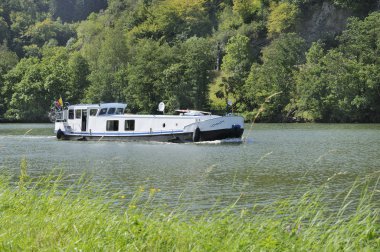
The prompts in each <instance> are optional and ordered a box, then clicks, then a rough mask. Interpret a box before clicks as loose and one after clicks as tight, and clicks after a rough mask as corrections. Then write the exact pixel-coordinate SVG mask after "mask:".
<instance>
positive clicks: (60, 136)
mask: <svg viewBox="0 0 380 252" xmlns="http://www.w3.org/2000/svg"><path fill="white" fill-rule="evenodd" d="M64 135H65V133H63V131H62V130H61V129H59V130H58V131H57V138H58V139H61V138H62V137H63V136H64Z"/></svg>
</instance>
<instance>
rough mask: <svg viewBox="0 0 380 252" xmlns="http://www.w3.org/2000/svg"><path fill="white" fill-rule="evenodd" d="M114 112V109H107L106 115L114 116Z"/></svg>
mask: <svg viewBox="0 0 380 252" xmlns="http://www.w3.org/2000/svg"><path fill="white" fill-rule="evenodd" d="M115 110H116V108H109V109H108V112H107V114H108V115H113V114H115Z"/></svg>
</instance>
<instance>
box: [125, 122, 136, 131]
mask: <svg viewBox="0 0 380 252" xmlns="http://www.w3.org/2000/svg"><path fill="white" fill-rule="evenodd" d="M124 129H125V131H134V130H135V120H125V126H124Z"/></svg>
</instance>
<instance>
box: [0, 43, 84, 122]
mask: <svg viewBox="0 0 380 252" xmlns="http://www.w3.org/2000/svg"><path fill="white" fill-rule="evenodd" d="M70 56H71V55H70V54H69V53H68V52H67V50H66V49H65V48H62V47H53V48H50V47H47V48H45V49H44V50H43V58H42V59H38V58H33V57H31V58H24V59H22V60H21V61H20V62H19V63H18V64H17V66H16V67H14V68H13V69H12V70H10V71H9V72H8V73H7V74H6V75H5V82H4V84H5V85H4V87H3V90H2V93H3V95H4V97H5V103H6V106H7V108H8V110H7V112H6V113H5V117H6V118H7V119H10V120H26V121H34V120H46V118H47V117H46V116H47V111H49V108H50V106H51V102H52V100H53V99H55V98H56V97H59V96H63V97H64V98H66V97H67V98H68V99H70V100H72V101H73V102H78V101H79V100H75V99H76V98H78V93H72V92H75V91H77V90H78V89H80V88H81V86H79V85H78V82H81V85H86V82H82V81H83V80H84V79H86V74H88V68H87V63H86V62H85V61H84V60H80V59H77V57H78V56H76V55H75V54H74V56H73V57H74V58H73V59H72V61H70ZM68 63H69V64H68ZM78 69H80V70H81V72H78Z"/></svg>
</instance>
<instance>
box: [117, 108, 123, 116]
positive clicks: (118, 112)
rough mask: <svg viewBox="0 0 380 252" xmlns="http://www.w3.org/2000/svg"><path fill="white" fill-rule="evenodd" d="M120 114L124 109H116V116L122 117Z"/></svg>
mask: <svg viewBox="0 0 380 252" xmlns="http://www.w3.org/2000/svg"><path fill="white" fill-rule="evenodd" d="M122 114H124V109H123V108H118V109H117V110H116V115H122Z"/></svg>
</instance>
